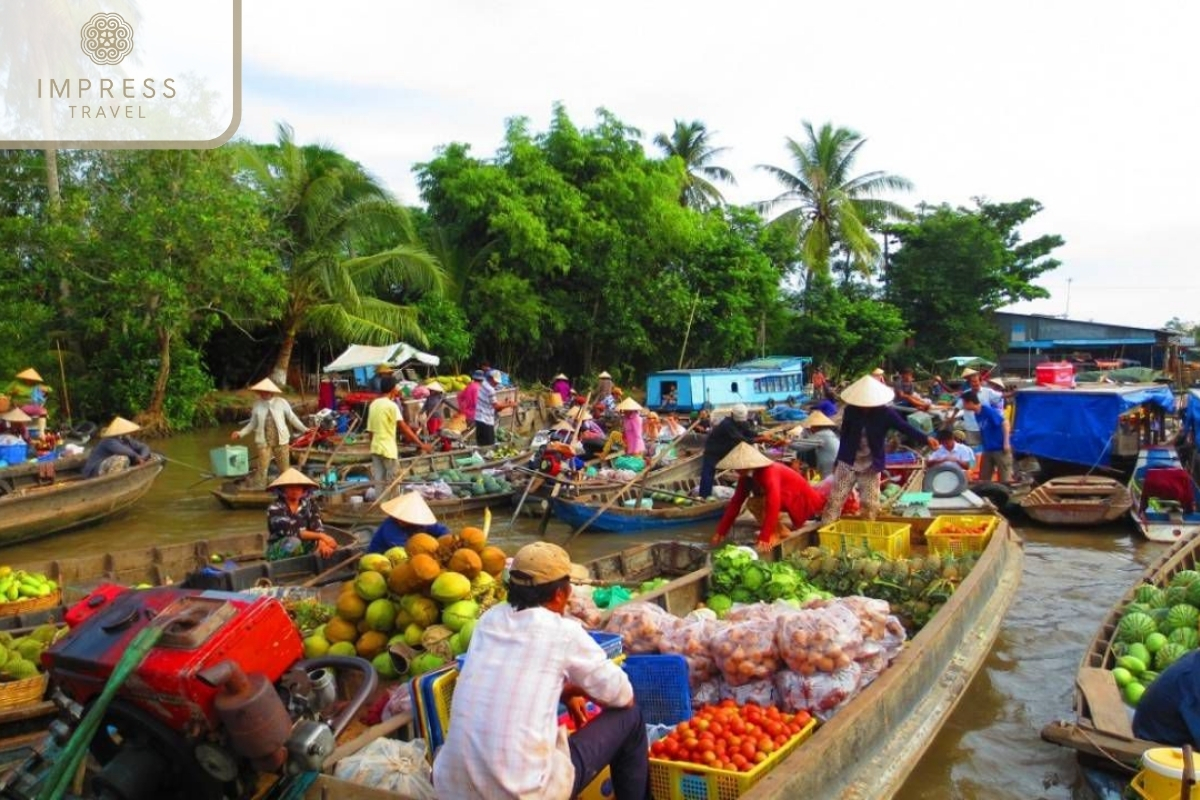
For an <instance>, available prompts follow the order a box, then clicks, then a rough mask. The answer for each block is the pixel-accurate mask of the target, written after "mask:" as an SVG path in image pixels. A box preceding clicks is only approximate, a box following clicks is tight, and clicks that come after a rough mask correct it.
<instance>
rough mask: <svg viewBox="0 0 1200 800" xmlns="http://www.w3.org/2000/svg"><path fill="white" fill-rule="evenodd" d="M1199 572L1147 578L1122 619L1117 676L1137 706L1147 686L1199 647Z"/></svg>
mask: <svg viewBox="0 0 1200 800" xmlns="http://www.w3.org/2000/svg"><path fill="white" fill-rule="evenodd" d="M1198 631H1200V572H1198V571H1196V570H1192V569H1184V570H1180V571H1179V572H1176V573H1175V574H1174V575H1172V576H1171V579H1170V581H1169V583H1168V584H1167V585H1166V586H1155V585H1154V584H1150V583H1143V584H1142V585H1140V586H1138V587H1137V588H1136V589H1135V590H1134V594H1133V601H1132V602H1130V603H1129V604H1128V605H1127V606H1125V608H1124V609H1123V612H1122V614H1121V619H1120V621H1118V622H1117V630H1116V636H1115V641H1114V642H1113V644H1112V654H1113V658H1114V661H1113V664H1112V665H1111V669H1112V674H1113V680H1114V681H1116V683H1117V686H1118V687H1120V689H1121V695H1122V697H1123V698H1124V699H1125V702H1126V703H1127V704H1129V705H1131V706H1136V705H1137V704H1138V701H1139V700H1141V698H1142V694H1143V693H1144V692H1145V691H1146V687H1147V686H1149V685H1150V684H1151V683H1153V682H1154V681H1155V680H1156V679H1157V678H1158V675H1159V673H1160V672H1162V671H1163V670H1164V669H1166V668H1167V667H1169V666H1171V665H1172V664H1174V663H1175V662H1176V661H1177V660H1179V658H1181V657H1182V656H1183V655H1184V654H1186V653H1188V652H1190V651H1192V650H1195V649H1197V648H1198V647H1200V632H1198Z"/></svg>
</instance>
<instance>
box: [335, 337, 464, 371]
mask: <svg viewBox="0 0 1200 800" xmlns="http://www.w3.org/2000/svg"><path fill="white" fill-rule="evenodd" d="M410 361H419V362H420V363H422V364H426V365H428V366H431V367H436V366H437V365H438V363H440V362H441V359H440V358H438V357H437V356H433V355H430V354H429V353H422V352H421V351H420V350H418V349H417V348H415V347H413V346H412V345H411V344H406V343H404V342H396V343H395V344H385V345H378V346H376V345H368V344H352V345H350V346H349V347H347V348H346V350H345V352H343V353H342V354H341V355H340V356H338V357H337V358H335V359H334V360H333V361H331V362H329V363H328V364H326V365H325V367H324V368H323V369H322V370H321V371H322V372H350V371H351V370H355V369H360V368H364V367H377V366H379V365H380V364H391V365H392V366H393V367H401V366H404V365H405V364H407V363H408V362H410Z"/></svg>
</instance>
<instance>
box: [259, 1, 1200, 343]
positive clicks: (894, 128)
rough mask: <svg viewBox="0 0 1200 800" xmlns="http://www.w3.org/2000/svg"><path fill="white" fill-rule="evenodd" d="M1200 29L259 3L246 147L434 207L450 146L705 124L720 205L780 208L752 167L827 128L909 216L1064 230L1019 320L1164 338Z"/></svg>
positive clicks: (813, 10) (1183, 297) (1179, 247)
mask: <svg viewBox="0 0 1200 800" xmlns="http://www.w3.org/2000/svg"><path fill="white" fill-rule="evenodd" d="M1198 30H1200V4H1197V3H1194V2H1186V0H1179V1H1178V2H1163V1H1161V0H1151V2H1147V3H1139V4H1132V3H1115V2H1108V1H1107V0H1099V2H1092V3H1089V4H1077V3H1066V2H1053V1H1052V0H1038V1H1037V2H1030V1H1029V0H1010V1H1009V2H1005V3H963V2H961V1H959V2H943V1H942V0H915V1H914V2H910V3H896V2H883V1H878V2H877V1H876V0H843V2H839V3H815V2H811V0H807V1H806V0H792V2H743V3H738V4H734V3H729V2H723V3H715V2H708V1H707V0H692V2H687V3H684V2H657V3H644V2H643V3H634V2H628V1H627V0H609V2H604V3H596V2H591V3H586V2H564V1H563V0H557V1H556V2H547V1H545V0H525V1H524V2H516V1H515V0H439V2H405V1H400V2H381V1H380V0H349V1H348V2H341V3H338V4H336V5H335V4H333V3H329V2H322V3H318V2H315V0H289V2H283V0H249V1H248V2H246V3H245V4H244V6H243V42H242V55H243V59H244V62H243V75H242V86H243V103H242V120H241V125H240V128H239V131H238V135H239V136H242V137H247V138H250V139H253V140H257V141H268V140H271V139H273V138H274V135H275V126H276V124H277V123H279V122H286V123H288V124H289V125H291V126H292V127H293V128H294V130H295V135H296V138H297V139H298V140H299V141H300V142H303V143H309V142H320V143H323V144H327V145H331V146H334V147H336V148H338V149H339V150H341V151H343V152H344V153H346V154H347V155H348V156H350V157H351V158H353V159H355V160H357V161H359V162H360V163H362V164H363V165H364V166H365V167H366V168H367V169H368V170H370V171H371V172H372V173H374V174H375V175H376V176H377V177H378V178H379V179H381V180H382V181H383V182H384V183H385V185H387V186H388V188H389V189H391V190H392V191H393V192H394V193H395V194H396V195H397V197H398V198H399V199H400V200H401V201H402V202H404V203H407V204H420V196H419V193H418V191H417V188H416V184H415V180H414V177H413V174H412V167H413V165H414V164H418V163H421V162H424V161H428V160H430V159H431V158H433V157H434V156H435V155H436V152H437V148H438V147H439V146H442V145H445V144H448V143H450V142H465V143H468V144H470V146H471V151H472V152H473V153H474V154H475V155H477V156H479V157H483V158H486V157H489V156H491V155H492V154H493V153H494V151H495V148H496V147H497V146H498V145H499V144H500V142H501V139H502V137H503V133H504V127H505V120H507V119H509V118H512V117H518V116H524V117H528V118H529V120H530V123H531V129H532V130H533V131H535V132H542V131H545V129H546V127H547V126H548V124H549V120H550V115H551V110H552V107H553V105H554V104H555V103H561V104H562V105H563V106H564V107H565V108H566V110H567V112H568V114H569V116H570V117H571V119H572V121H573V122H574V123H575V124H576V125H577V126H579V127H581V128H586V127H591V126H592V125H593V124H594V123H595V110H596V109H597V108H601V107H603V108H605V109H607V110H609V111H610V112H612V113H613V114H614V115H615V116H616V117H617V118H618V119H620V120H621V121H622V122H624V123H625V124H627V125H630V126H633V127H635V128H637V129H639V130H640V131H641V132H642V133H643V135H644V143H645V145H646V147H647V151H648V152H651V153H656V152H657V150H656V148H655V147H654V146H653V144H652V140H653V137H654V136H655V135H656V134H658V133H662V132H669V131H671V130H672V128H673V127H674V121H675V120H688V121H690V120H699V121H701V122H703V123H704V124H705V126H706V127H707V128H708V130H709V131H710V132H711V137H712V141H713V144H714V145H716V146H724V147H727V148H728V150H727V151H726V152H724V153H722V154H721V156H720V157H719V158H718V160H717V163H718V164H720V165H721V166H724V167H726V168H728V169H730V170H731V171H732V172H733V173H734V175H735V176H736V178H737V181H738V183H737V185H736V186H732V187H724V186H723V187H721V188H722V192H723V194H724V196H725V198H726V199H727V200H728V201H730V202H733V203H753V202H757V201H761V200H766V199H770V198H772V197H774V196H776V195H777V194H778V193H779V186H778V184H777V183H775V181H774V179H772V178H771V177H770V176H769V175H767V174H766V173H765V172H763V171H761V170H759V169H757V168H756V167H757V166H758V165H762V164H771V165H775V166H780V167H785V168H789V169H790V168H791V167H792V164H791V163H790V161H789V159H788V155H787V151H786V149H785V142H786V139H787V138H788V137H791V138H793V139H797V140H800V139H802V138H803V136H804V130H803V127H802V125H803V122H804V121H809V122H812V123H813V125H814V126H815V127H819V126H820V125H821V124H823V123H825V122H832V123H833V124H834V125H837V126H842V127H847V128H851V129H853V130H856V131H858V132H859V133H861V134H862V135H863V136H864V137H865V138H866V139H867V142H866V144H865V145H864V146H863V148H862V149H861V150H860V157H859V159H858V161H857V162H856V172H857V173H858V174H861V173H863V172H867V171H871V170H884V171H886V172H890V173H894V174H897V175H901V176H904V177H906V178H908V179H909V180H910V181H911V182H912V183H913V184H914V186H915V188H914V190H913V191H912V192H907V193H902V194H899V195H896V196H894V197H893V199H895V200H897V201H899V202H901V203H904V204H905V205H908V206H909V207H915V206H916V205H917V204H918V203H920V202H925V203H930V204H940V203H949V204H951V205H955V206H959V205H967V206H969V205H973V198H976V197H980V198H985V199H987V200H988V201H991V202H1007V201H1015V200H1019V199H1022V198H1025V197H1032V198H1034V199H1036V200H1038V201H1039V202H1040V203H1041V204H1042V205H1043V206H1044V210H1043V211H1042V212H1041V213H1040V214H1039V215H1037V216H1036V217H1035V218H1034V219H1033V220H1032V221H1031V222H1030V223H1029V224H1027V225H1026V226H1025V227H1024V228H1023V229H1022V231H1021V232H1022V235H1023V237H1024V238H1026V239H1030V238H1033V237H1036V236H1039V235H1042V234H1044V233H1055V234H1058V235H1060V236H1062V237H1063V238H1064V239H1065V240H1066V244H1065V245H1064V246H1063V247H1062V248H1060V249H1058V250H1057V251H1056V252H1055V255H1056V257H1057V258H1059V259H1060V260H1061V261H1062V262H1063V263H1062V266H1061V267H1059V268H1058V269H1057V270H1055V271H1053V272H1051V273H1048V274H1045V275H1043V276H1042V278H1041V279H1039V281H1038V284H1039V285H1040V286H1042V287H1043V288H1045V289H1046V290H1047V291H1048V292H1049V293H1050V297H1049V298H1048V299H1046V300H1040V301H1034V302H1027V303H1020V304H1018V305H1015V306H1011V307H1009V308H1008V309H1006V310H1009V311H1016V312H1019V313H1034V314H1048V315H1055V316H1062V315H1066V316H1068V317H1069V318H1071V319H1078V320H1093V321H1096V322H1103V323H1109V324H1119V325H1133V326H1139V327H1159V326H1161V325H1163V324H1165V323H1166V322H1167V321H1168V320H1170V319H1172V318H1174V317H1178V318H1180V319H1182V320H1184V321H1189V322H1197V321H1200V270H1198V269H1196V268H1195V264H1194V260H1193V258H1192V256H1191V253H1192V252H1193V250H1194V247H1195V244H1196V240H1197V238H1200V230H1197V227H1196V225H1195V220H1196V216H1197V215H1196V209H1195V205H1196V204H1195V203H1194V201H1193V198H1192V191H1193V186H1194V183H1193V181H1194V180H1195V179H1196V177H1197V176H1200V147H1198V146H1197V141H1196V140H1197V132H1198V131H1197V123H1198V122H1200V113H1198V112H1200V91H1197V84H1198V80H1197V79H1198V78H1200V69H1198V68H1197V67H1198V66H1200V47H1197V46H1196V42H1195V37H1196V32H1197V31H1198ZM969 312H970V309H969V308H968V309H964V313H969Z"/></svg>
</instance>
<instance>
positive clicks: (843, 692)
mask: <svg viewBox="0 0 1200 800" xmlns="http://www.w3.org/2000/svg"><path fill="white" fill-rule="evenodd" d="M861 677H862V668H861V667H859V666H858V664H856V663H854V662H853V661H852V662H850V664H849V665H848V666H846V667H843V668H842V669H839V670H837V671H836V672H817V673H814V674H812V675H808V676H805V678H804V694H805V696H807V697H808V710H809V712H810V713H811V714H812V715H813V716H814V717H817V718H818V719H820V720H821V721H822V722H828V721H829V718H830V717H832V716H833V715H834V714H835V713H837V711H838V709H840V708H842V706H844V705H846V703H848V702H850V700H851V699H852V698H853V697H854V695H856V694H858V687H859V681H860V679H861Z"/></svg>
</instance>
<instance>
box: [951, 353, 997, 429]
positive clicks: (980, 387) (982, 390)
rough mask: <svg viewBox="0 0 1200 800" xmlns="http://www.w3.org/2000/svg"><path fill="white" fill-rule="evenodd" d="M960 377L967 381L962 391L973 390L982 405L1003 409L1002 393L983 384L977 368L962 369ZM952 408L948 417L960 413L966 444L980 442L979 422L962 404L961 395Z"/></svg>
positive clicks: (952, 417)
mask: <svg viewBox="0 0 1200 800" xmlns="http://www.w3.org/2000/svg"><path fill="white" fill-rule="evenodd" d="M962 377H963V380H965V381H966V382H967V385H966V387H965V388H964V389H963V391H964V392H974V393H975V395H976V396H977V397H978V398H979V402H981V403H983V404H984V405H987V406H991V407H992V408H994V409H996V410H997V411H1004V397H1003V395H1001V394H1000V393H999V392H997V391H996V390H995V389H993V388H992V387H990V386H986V385H984V383H983V375H981V374H980V373H979V372H978V371H977V370H973V369H971V368H970V367H968V368H966V369H964V370H963V371H962ZM954 408H955V412H954V414H953V415H951V417H950V419H951V420H953V419H954V417H956V416H958V415H960V414H961V416H962V427H963V432H964V433H966V436H967V444H969V445H971V446H972V447H974V446H975V445H978V444H982V443H983V439H982V438H981V437H980V435H979V422H978V420H977V419H976V418H975V415H974V414H973V413H971V411H970V410H969V409H967V408H965V407H964V406H963V402H962V397H961V396H960V397H959V399H958V401H957V402H956V403H955V404H954Z"/></svg>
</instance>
